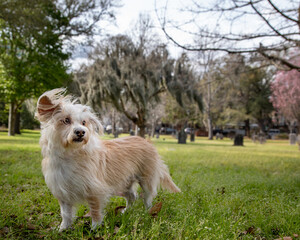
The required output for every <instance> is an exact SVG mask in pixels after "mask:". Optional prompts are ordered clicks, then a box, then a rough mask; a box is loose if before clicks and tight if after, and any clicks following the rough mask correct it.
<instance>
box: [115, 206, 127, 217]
mask: <svg viewBox="0 0 300 240" xmlns="http://www.w3.org/2000/svg"><path fill="white" fill-rule="evenodd" d="M125 208H126V206H118V207H116V208H115V215H117V214H118V213H119V212H122V211H123V210H124V209H125Z"/></svg>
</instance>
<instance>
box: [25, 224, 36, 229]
mask: <svg viewBox="0 0 300 240" xmlns="http://www.w3.org/2000/svg"><path fill="white" fill-rule="evenodd" d="M27 229H28V230H36V226H34V225H33V224H31V223H28V224H27Z"/></svg>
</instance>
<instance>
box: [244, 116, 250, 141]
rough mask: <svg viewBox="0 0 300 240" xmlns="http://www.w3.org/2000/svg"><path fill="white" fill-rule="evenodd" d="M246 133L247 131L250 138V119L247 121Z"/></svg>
mask: <svg viewBox="0 0 300 240" xmlns="http://www.w3.org/2000/svg"><path fill="white" fill-rule="evenodd" d="M245 131H246V136H247V137H248V138H250V137H251V134H250V120H249V119H246V120H245Z"/></svg>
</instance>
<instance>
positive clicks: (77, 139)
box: [73, 137, 84, 143]
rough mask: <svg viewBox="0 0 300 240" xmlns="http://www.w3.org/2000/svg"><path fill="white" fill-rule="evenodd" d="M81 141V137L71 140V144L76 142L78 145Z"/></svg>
mask: <svg viewBox="0 0 300 240" xmlns="http://www.w3.org/2000/svg"><path fill="white" fill-rule="evenodd" d="M83 140H84V138H83V137H78V138H73V142H78V143H80V142H82V141H83Z"/></svg>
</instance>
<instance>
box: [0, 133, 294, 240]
mask: <svg viewBox="0 0 300 240" xmlns="http://www.w3.org/2000/svg"><path fill="white" fill-rule="evenodd" d="M105 138H109V137H105ZM163 138H164V139H163ZM38 139H39V132H36V131H24V132H23V133H22V135H21V136H16V137H7V136H6V133H3V132H2V133H0V182H1V184H0V238H2V239H43V238H45V239H275V238H279V237H283V236H291V237H293V234H299V233H300V152H299V150H298V147H297V146H290V145H289V144H288V142H287V140H282V141H279V140H278V141H268V142H267V143H266V144H264V145H257V144H254V143H252V142H250V141H248V140H246V141H245V146H244V147H234V146H232V141H230V140H227V139H225V140H222V141H220V140H219V141H217V140H213V141H208V140H206V139H205V138H197V139H196V142H195V143H188V144H186V145H179V144H177V143H176V140H175V139H172V138H171V137H161V138H160V139H158V140H157V139H153V140H152V141H153V143H154V144H155V145H156V147H157V148H158V151H159V153H160V154H161V155H162V158H163V159H164V161H165V162H166V163H167V164H168V166H169V168H170V172H171V175H172V177H173V179H174V182H175V183H176V184H177V185H178V186H179V187H180V188H181V190H182V193H180V194H169V193H167V192H162V191H161V192H159V195H158V196H157V197H156V199H155V201H154V203H157V202H162V204H163V205H162V209H161V211H160V212H159V213H158V216H157V217H152V216H151V215H150V214H149V213H148V212H147V211H146V210H145V209H144V206H143V203H142V200H141V199H138V200H137V201H136V203H135V204H134V206H133V207H132V208H131V209H129V210H128V211H127V212H126V213H124V214H123V215H121V214H120V213H118V214H115V208H116V207H118V206H120V205H124V204H125V201H124V200H123V199H122V198H113V199H111V201H110V203H109V204H108V206H107V208H106V212H107V214H106V216H105V219H104V224H103V226H101V227H100V228H99V229H98V231H97V232H91V231H90V219H86V218H82V217H79V218H78V219H77V220H76V221H75V223H74V225H73V227H72V228H71V229H70V230H68V231H66V232H63V233H58V232H57V231H56V230H55V227H56V226H58V225H59V223H60V220H61V218H60V214H59V205H58V202H57V200H56V199H55V198H54V197H53V196H52V195H51V193H50V191H49V190H48V188H47V186H46V185H45V183H44V179H43V176H42V172H41V160H42V157H41V154H40V147H39V145H38ZM86 211H87V207H86V206H84V205H83V206H80V207H79V210H78V215H79V216H82V215H83V214H84V213H85V212H86Z"/></svg>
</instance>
